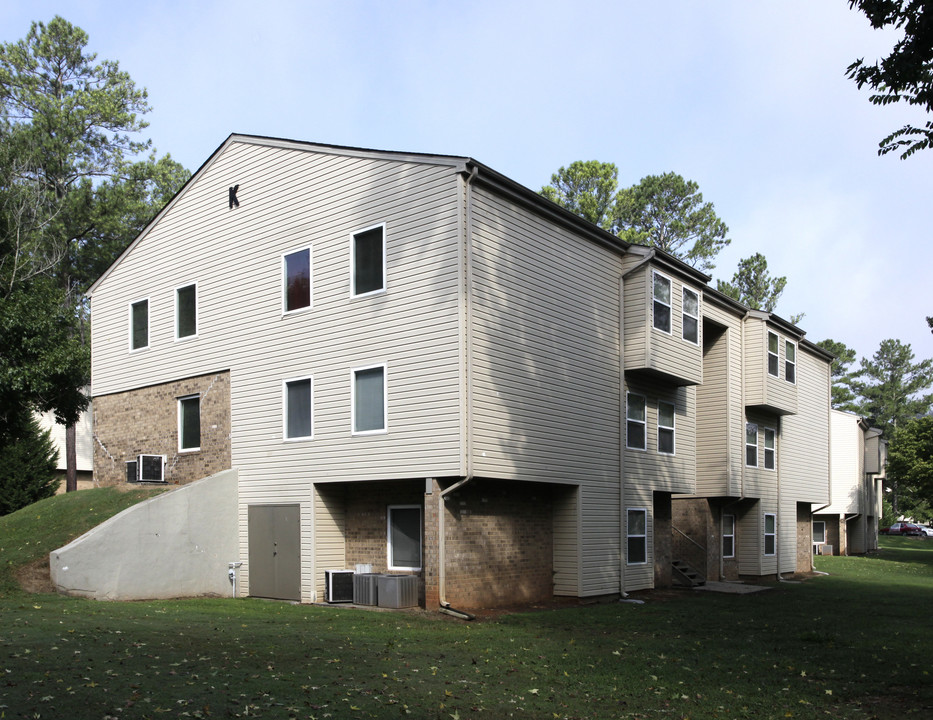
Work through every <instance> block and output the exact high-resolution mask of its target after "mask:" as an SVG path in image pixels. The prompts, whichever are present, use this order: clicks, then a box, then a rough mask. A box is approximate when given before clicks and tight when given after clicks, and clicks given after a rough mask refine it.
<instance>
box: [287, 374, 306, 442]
mask: <svg viewBox="0 0 933 720" xmlns="http://www.w3.org/2000/svg"><path fill="white" fill-rule="evenodd" d="M282 394H283V413H282V415H283V417H282V422H283V425H284V427H283V432H284V435H285V439H286V440H306V439H309V438H312V437H314V381H313V379H312V378H310V377H303V378H295V379H294V380H286V381H285V382H283V383H282Z"/></svg>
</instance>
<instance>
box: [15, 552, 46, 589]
mask: <svg viewBox="0 0 933 720" xmlns="http://www.w3.org/2000/svg"><path fill="white" fill-rule="evenodd" d="M14 577H15V578H16V582H18V583H19V586H20V587H21V588H23V590H25V591H26V592H28V593H52V592H55V587H54V586H53V585H52V575H51V570H50V569H49V559H48V557H44V558H40V559H38V560H35V561H33V562H31V563H29V564H27V565H23V566H21V567H19V568H17V569H16V572H15V573H14Z"/></svg>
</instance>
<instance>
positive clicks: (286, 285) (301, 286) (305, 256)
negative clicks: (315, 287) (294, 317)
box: [282, 247, 311, 313]
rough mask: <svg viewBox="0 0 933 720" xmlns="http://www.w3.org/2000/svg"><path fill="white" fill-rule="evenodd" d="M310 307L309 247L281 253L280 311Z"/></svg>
mask: <svg viewBox="0 0 933 720" xmlns="http://www.w3.org/2000/svg"><path fill="white" fill-rule="evenodd" d="M310 307H311V248H310V247H306V248H301V249H300V250H295V251H293V252H289V253H285V254H284V255H282V312H283V313H291V312H296V311H298V310H304V309H305V308H310Z"/></svg>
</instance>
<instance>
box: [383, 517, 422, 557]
mask: <svg viewBox="0 0 933 720" xmlns="http://www.w3.org/2000/svg"><path fill="white" fill-rule="evenodd" d="M386 526H387V530H386V546H387V551H388V552H387V554H388V565H389V570H420V569H421V506H420V505H389V507H388V518H387V523H386Z"/></svg>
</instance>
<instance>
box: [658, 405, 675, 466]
mask: <svg viewBox="0 0 933 720" xmlns="http://www.w3.org/2000/svg"><path fill="white" fill-rule="evenodd" d="M674 413H675V408H674V404H673V403H669V402H664V401H663V400H661V401H658V452H659V453H663V454H665V455H673V454H674Z"/></svg>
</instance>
